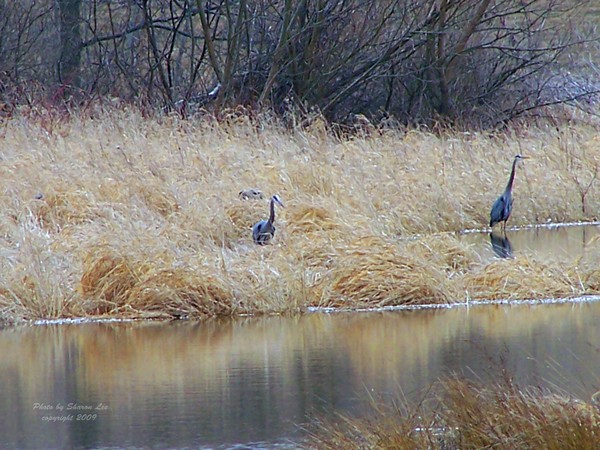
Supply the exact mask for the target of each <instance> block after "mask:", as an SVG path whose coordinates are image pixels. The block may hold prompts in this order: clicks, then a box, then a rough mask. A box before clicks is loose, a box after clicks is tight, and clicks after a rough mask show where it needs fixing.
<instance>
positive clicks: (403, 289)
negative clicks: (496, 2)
mask: <svg viewBox="0 0 600 450" xmlns="http://www.w3.org/2000/svg"><path fill="white" fill-rule="evenodd" d="M367 131H368V132H364V133H360V132H359V133H356V134H353V135H351V136H346V137H340V135H339V134H338V133H335V132H333V131H332V130H330V129H329V128H328V126H327V125H326V124H325V123H324V122H323V121H320V120H315V121H314V122H313V123H312V124H311V125H310V126H308V127H304V128H299V127H297V128H293V129H289V128H285V127H284V126H282V125H281V124H280V123H278V122H276V121H275V120H270V119H269V118H263V119H262V120H261V121H255V120H250V119H249V118H248V117H247V116H245V115H233V116H232V117H231V118H229V119H228V120H222V121H216V120H212V119H208V118H206V119H202V120H189V121H184V120H180V119H177V118H175V117H162V118H145V117H143V116H142V115H141V114H139V113H138V112H136V111H134V110H131V111H112V112H106V111H101V112H97V113H95V115H93V117H89V116H86V118H84V117H71V118H69V119H68V120H53V121H50V122H48V121H47V120H42V119H40V118H39V117H35V118H32V117H31V116H29V117H28V116H25V115H23V116H15V117H12V118H10V119H5V120H4V121H3V122H2V124H1V128H0V179H1V180H2V181H1V183H2V190H0V206H1V208H2V215H1V216H0V317H1V318H3V319H4V320H24V319H37V318H59V317H75V316H98V317H104V316H119V317H157V318H168V317H206V316H215V315H238V314H255V313H282V312H289V311H301V310H303V309H305V308H306V307H308V306H311V305H312V306H319V305H321V306H336V307H343V308H353V307H357V306H383V305H397V304H419V303H424V302H426V303H451V302H456V301H464V300H465V299H467V298H470V299H484V298H504V297H507V298H540V297H546V296H551V295H561V296H570V295H581V294H590V293H598V292H600V283H598V279H599V276H598V273H597V268H596V267H591V266H590V267H585V266H581V265H579V264H578V263H577V261H572V262H571V261H564V262H562V263H561V264H560V265H559V264H558V263H551V262H547V261H537V260H535V259H531V258H516V259H512V260H507V261H498V262H492V263H486V262H483V261H481V260H480V258H479V257H478V256H477V254H476V253H475V252H474V251H473V250H472V249H471V248H469V247H468V246H467V245H465V244H463V243H461V242H460V241H459V240H458V239H457V238H456V237H455V235H454V234H453V233H450V232H454V231H459V230H462V229H465V228H482V227H485V226H486V225H487V223H488V220H489V219H488V218H489V209H490V206H491V204H492V202H493V200H494V199H495V198H496V197H497V196H498V195H499V194H500V192H501V191H502V190H503V188H504V186H505V184H506V181H507V178H508V173H509V169H510V164H511V161H512V157H513V156H514V154H516V153H524V154H527V155H529V156H531V157H533V159H531V160H528V161H526V162H525V163H524V164H522V165H521V166H520V167H519V168H518V174H517V180H516V185H515V193H514V196H515V204H514V209H513V215H512V217H511V219H510V222H509V225H526V224H532V223H545V222H570V221H579V220H595V219H597V218H598V211H600V195H599V194H600V187H599V185H600V182H598V181H597V179H596V176H597V174H598V170H600V134H599V133H598V132H597V131H596V129H594V128H592V127H586V126H583V125H579V126H576V127H567V126H564V127H558V128H556V127H547V128H545V127H543V126H540V127H537V128H533V127H532V128H524V127H520V128H514V129H512V130H509V131H505V132H495V133H459V132H452V131H446V132H438V133H432V132H428V131H421V130H417V129H383V128H382V129H379V128H377V127H372V128H371V129H368V130H367ZM246 188H257V189H260V190H261V191H262V192H264V194H265V195H264V199H248V200H243V199H241V198H240V196H239V195H238V193H239V192H240V191H241V190H242V189H246ZM275 193H277V194H279V195H280V196H281V197H282V199H283V201H284V202H285V204H286V208H285V209H279V210H278V211H277V214H278V217H277V223H276V225H277V233H276V236H275V239H274V243H273V244H272V245H269V246H265V247H258V246H255V245H254V244H253V242H252V236H251V230H250V228H251V226H252V224H253V223H255V222H256V221H258V220H260V219H263V218H265V217H266V216H267V215H268V198H269V197H270V196H271V195H272V194H275Z"/></svg>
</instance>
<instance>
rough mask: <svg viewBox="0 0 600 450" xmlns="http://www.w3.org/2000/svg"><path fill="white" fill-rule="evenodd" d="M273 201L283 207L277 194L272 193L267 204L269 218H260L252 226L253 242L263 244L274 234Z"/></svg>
mask: <svg viewBox="0 0 600 450" xmlns="http://www.w3.org/2000/svg"><path fill="white" fill-rule="evenodd" d="M275 203H277V204H278V205H279V206H281V207H284V206H283V202H282V201H281V199H280V198H279V195H274V196H273V197H271V203H270V205H269V208H270V214H269V220H261V221H260V222H256V223H255V224H254V226H253V227H252V238H253V239H254V243H255V244H258V245H265V244H267V243H268V242H269V241H270V240H271V239H272V238H273V236H274V235H275V225H274V224H275Z"/></svg>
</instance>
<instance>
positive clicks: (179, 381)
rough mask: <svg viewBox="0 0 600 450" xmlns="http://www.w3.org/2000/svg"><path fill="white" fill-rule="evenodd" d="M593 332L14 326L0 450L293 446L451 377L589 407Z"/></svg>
mask: <svg viewBox="0 0 600 450" xmlns="http://www.w3.org/2000/svg"><path fill="white" fill-rule="evenodd" d="M599 323H600V302H587V303H563V304H550V305H519V306H514V305H513V306H506V305H505V306H498V305H491V306H490V305H488V306H472V307H470V308H467V307H457V308H451V309H445V310H420V311H393V312H368V313H334V314H325V313H318V314H306V315H303V316H300V317H263V318H241V319H236V320H218V321H209V322H204V323H191V322H172V323H157V322H154V323H153V322H150V323H149V322H144V323H114V322H113V323H88V324H78V325H71V324H67V325H65V324H62V325H37V326H22V327H11V328H4V329H0V355H1V356H0V386H2V396H1V397H0V448H4V449H7V448H8V449H11V448H19V449H26V448H98V447H102V448H123V447H127V448H182V447H187V448H190V447H192V448H258V447H263V448H273V447H275V446H278V445H281V446H284V447H290V448H293V447H295V446H297V443H298V442H301V439H302V437H303V436H304V434H303V429H302V426H303V425H305V424H306V423H307V422H309V421H310V418H311V417H315V416H319V417H329V418H331V417H334V416H335V415H336V414H345V415H352V416H361V415H364V414H367V413H368V412H369V404H370V397H371V396H374V397H377V398H384V399H385V398H389V399H391V398H398V395H399V394H400V393H402V395H403V396H404V397H405V398H406V399H408V400H416V399H420V398H422V397H423V395H424V394H425V392H426V390H427V389H428V388H429V387H430V386H431V384H432V383H433V382H434V381H435V380H437V379H438V378H439V377H441V376H444V375H449V374H451V373H459V374H464V375H465V376H467V377H475V378H477V379H479V380H480V381H483V382H486V381H488V380H492V379H494V378H496V377H499V376H500V372H501V371H502V369H507V370H508V371H509V372H510V373H512V374H513V375H514V377H515V378H516V380H517V382H518V383H522V384H533V385H542V386H552V387H554V388H559V389H564V390H565V391H566V392H568V393H570V394H572V395H575V396H577V397H579V398H585V399H589V397H590V395H591V394H592V393H593V392H595V391H596V390H598V389H600V327H599V326H598V324H599ZM69 405H70V408H69ZM89 408H91V409H89ZM69 417H70V419H69Z"/></svg>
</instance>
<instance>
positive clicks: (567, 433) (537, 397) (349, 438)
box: [306, 377, 600, 450]
mask: <svg viewBox="0 0 600 450" xmlns="http://www.w3.org/2000/svg"><path fill="white" fill-rule="evenodd" d="M438 384H439V385H438V386H437V387H436V390H437V391H438V392H437V393H435V394H431V395H430V397H429V398H427V399H425V400H423V403H421V404H419V405H416V406H410V405H408V404H406V402H404V401H399V402H397V403H396V404H392V405H390V403H389V402H388V403H387V404H383V403H379V402H377V401H375V400H373V404H372V405H373V408H372V414H371V416H370V417H368V418H365V419H353V418H350V417H340V418H339V420H337V421H335V422H328V421H326V422H323V421H320V420H319V419H318V418H315V420H314V421H313V423H312V424H311V427H309V428H310V438H309V440H308V443H307V446H306V447H307V448H316V449H338V448H344V449H388V448H395V449H407V450H408V449H411V450H412V449H421V448H422V449H425V448H427V449H440V450H441V449H447V450H452V449H460V448H497V449H506V450H508V449H515V448H544V449H556V450H558V449H573V450H575V449H590V450H592V449H595V448H597V445H598V432H600V408H599V406H600V405H598V404H597V402H596V401H595V398H591V399H589V400H581V399H576V398H572V397H568V396H566V395H562V394H558V393H554V392H551V391H548V390H545V389H541V388H533V387H527V388H521V387H519V386H518V385H517V384H515V383H514V382H512V381H511V380H510V379H508V378H507V379H505V380H502V381H499V382H495V383H493V384H492V385H490V386H484V385H482V384H479V383H474V382H470V381H467V380H465V379H461V378H458V377H454V378H450V379H446V380H441V381H440V382H439V383H438ZM433 408H435V412H432V410H433Z"/></svg>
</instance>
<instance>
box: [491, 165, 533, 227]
mask: <svg viewBox="0 0 600 450" xmlns="http://www.w3.org/2000/svg"><path fill="white" fill-rule="evenodd" d="M527 158H528V156H521V155H516V156H515V159H514V161H513V163H512V170H511V171H510V178H509V179H508V183H507V184H506V189H504V192H503V193H502V195H501V196H500V197H498V199H497V200H496V201H495V202H494V204H493V205H492V211H491V212H490V227H493V226H494V225H496V224H497V223H498V222H502V229H503V230H504V231H506V221H507V220H508V218H509V217H510V213H511V212H512V204H513V198H512V188H513V182H514V181H515V169H516V167H517V162H519V160H521V159H527Z"/></svg>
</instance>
